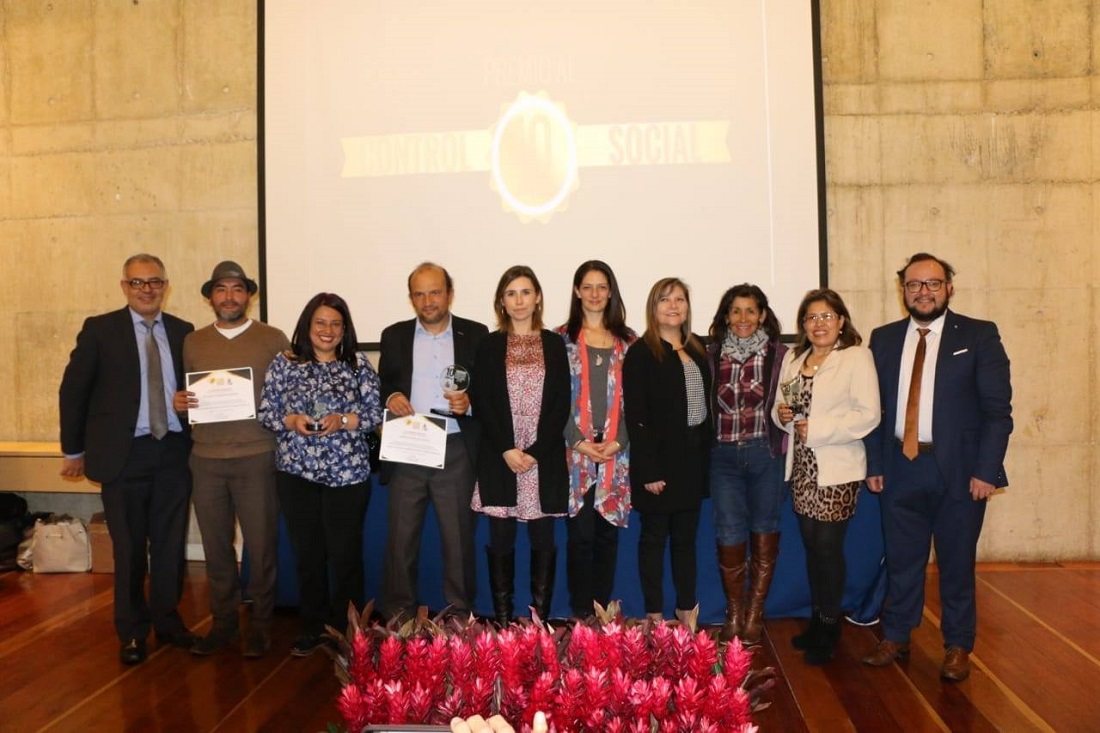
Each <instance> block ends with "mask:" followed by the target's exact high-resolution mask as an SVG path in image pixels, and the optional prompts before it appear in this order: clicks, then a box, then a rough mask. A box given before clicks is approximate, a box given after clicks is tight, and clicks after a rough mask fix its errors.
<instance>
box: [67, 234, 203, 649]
mask: <svg viewBox="0 0 1100 733" xmlns="http://www.w3.org/2000/svg"><path fill="white" fill-rule="evenodd" d="M122 272H123V276H122V282H121V286H122V293H123V295H125V296H126V301H127V304H128V305H127V307H126V308H123V309H121V310H117V311H114V312H111V313H106V314H104V315H99V316H93V317H91V318H88V319H87V320H86V321H84V326H83V328H81V330H80V333H79V334H78V335H77V337H76V348H75V349H73V351H72V354H71V355H70V356H69V365H68V366H67V367H66V368H65V376H64V377H63V378H62V380H61V390H60V411H61V450H62V452H63V453H64V454H65V458H64V461H63V463H62V468H61V475H63V476H72V477H80V476H82V475H84V474H87V476H88V478H90V479H91V480H93V481H98V482H99V483H101V484H102V485H103V487H102V497H103V509H104V513H105V514H106V519H107V529H108V531H109V532H110V535H111V542H112V544H113V545H114V559H115V603H114V617H115V630H116V631H117V632H118V637H119V639H120V640H121V642H122V646H121V649H120V650H119V658H120V659H121V660H122V661H123V662H124V663H126V664H139V663H141V662H143V661H145V656H146V648H145V641H146V637H147V636H148V635H149V629H150V626H151V627H152V629H153V630H154V631H155V632H156V637H157V640H158V641H159V642H161V643H166V644H173V645H176V646H181V647H185V648H190V647H191V645H193V644H194V642H195V637H194V636H193V635H192V634H191V633H190V632H189V631H188V630H187V627H186V626H184V624H183V620H182V619H181V618H180V615H179V612H178V611H177V608H176V607H177V606H178V605H179V600H180V595H181V593H182V591H183V569H184V545H185V542H186V539H187V508H188V499H189V497H190V494H191V476H190V473H189V471H188V468H187V458H188V454H189V453H190V450H191V440H190V435H189V434H188V431H187V424H186V423H185V422H184V421H181V420H180V418H179V416H178V415H177V414H176V413H175V411H174V410H173V409H172V395H173V393H174V392H175V391H176V389H177V386H178V385H179V384H181V383H182V381H183V373H182V366H183V339H184V337H185V336H186V335H187V334H188V333H190V332H191V331H192V330H194V328H193V326H192V325H191V324H190V323H187V322H186V321H182V320H180V319H179V318H175V317H173V316H170V315H168V314H167V313H162V312H161V304H162V303H163V301H164V294H165V290H166V288H167V285H168V278H167V277H166V275H165V270H164V263H162V262H161V261H160V259H158V258H157V257H154V256H153V255H147V254H139V255H134V256H133V257H131V258H130V259H128V260H126V264H125V265H124V266H123V270H122ZM147 553H148V562H147V561H146V556H147ZM147 571H148V575H149V597H148V600H146V596H145V576H146V572H147Z"/></svg>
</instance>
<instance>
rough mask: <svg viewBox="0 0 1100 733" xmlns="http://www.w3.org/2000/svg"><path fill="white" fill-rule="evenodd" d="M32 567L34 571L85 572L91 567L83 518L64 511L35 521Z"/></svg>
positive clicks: (89, 548) (90, 551)
mask: <svg viewBox="0 0 1100 733" xmlns="http://www.w3.org/2000/svg"><path fill="white" fill-rule="evenodd" d="M31 569H33V570H34V572H36V573H86V572H88V571H89V570H91V569H92V545H91V542H90V541H89V538H88V528H87V527H85V526H84V522H83V521H81V520H80V519H75V518H73V517H70V516H69V515H67V514H62V515H54V516H52V517H50V518H49V519H48V520H46V521H43V520H41V519H39V520H38V521H37V522H35V523H34V537H33V538H32V539H31Z"/></svg>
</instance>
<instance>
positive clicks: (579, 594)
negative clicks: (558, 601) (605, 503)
mask: <svg viewBox="0 0 1100 733" xmlns="http://www.w3.org/2000/svg"><path fill="white" fill-rule="evenodd" d="M595 502H596V487H595V486H590V487H588V491H587V492H586V493H585V495H584V503H583V504H582V505H581V510H580V511H579V512H578V513H577V516H575V517H570V518H569V519H567V520H566V522H565V528H566V530H567V531H568V533H569V541H568V544H567V546H566V548H567V549H566V552H567V562H566V573H567V577H568V582H569V605H570V608H571V609H572V611H573V615H574V616H576V617H577V618H585V617H587V616H590V615H591V614H592V611H593V606H592V602H593V601H596V602H598V603H599V604H600V605H601V606H603V607H604V608H607V604H608V602H610V600H611V591H612V589H613V588H614V586H615V566H616V564H617V562H618V557H619V528H618V527H616V526H615V525H614V524H612V523H611V522H609V521H607V520H606V519H604V518H603V517H602V516H600V514H599V512H597V511H596V509H595Z"/></svg>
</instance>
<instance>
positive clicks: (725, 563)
mask: <svg viewBox="0 0 1100 733" xmlns="http://www.w3.org/2000/svg"><path fill="white" fill-rule="evenodd" d="M718 572H719V573H721V574H722V590H724V591H725V592H726V622H725V623H724V624H722V631H721V632H720V633H719V634H718V638H719V640H721V641H730V640H731V639H733V638H734V637H735V636H740V635H741V633H742V631H743V630H744V625H745V543H744V542H742V543H741V544H739V545H718Z"/></svg>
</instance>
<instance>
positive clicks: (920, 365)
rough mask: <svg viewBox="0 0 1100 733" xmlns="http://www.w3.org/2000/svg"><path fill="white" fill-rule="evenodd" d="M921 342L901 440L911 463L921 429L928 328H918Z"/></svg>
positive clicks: (903, 450)
mask: <svg viewBox="0 0 1100 733" xmlns="http://www.w3.org/2000/svg"><path fill="white" fill-rule="evenodd" d="M917 333H919V334H920V341H918V342H917V353H916V354H915V355H914V356H913V376H912V377H910V379H909V399H908V400H906V402H905V434H904V435H903V436H902V439H901V452H902V455H904V456H905V457H906V458H908V459H909V460H910V461H911V460H913V459H914V458H916V457H917V453H918V452H919V451H918V450H917V431H918V428H919V427H920V382H921V375H922V374H923V373H924V354H925V352H926V351H928V342H927V341H926V340H925V336H927V335H928V329H927V328H918V329H917Z"/></svg>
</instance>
